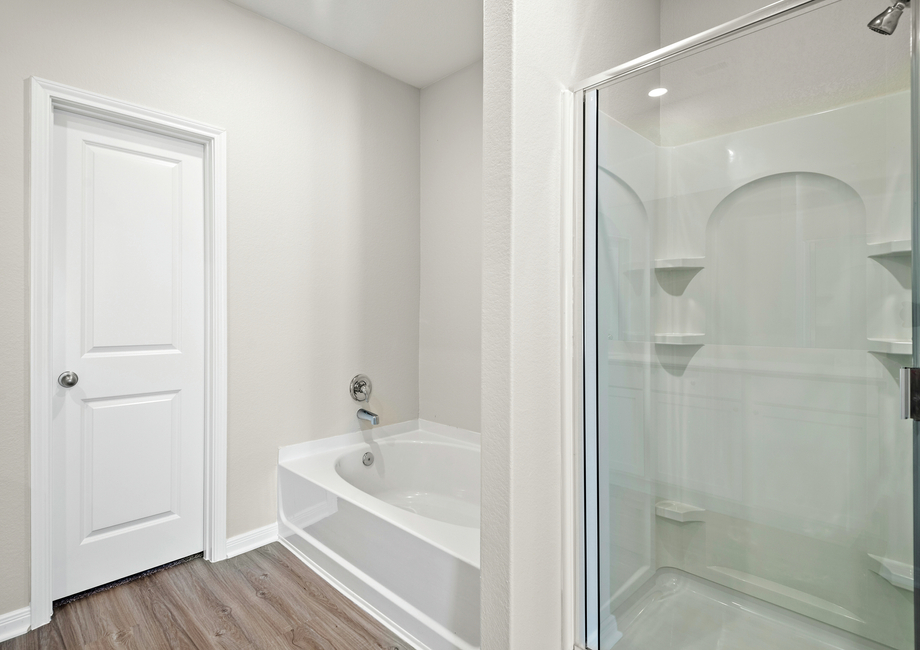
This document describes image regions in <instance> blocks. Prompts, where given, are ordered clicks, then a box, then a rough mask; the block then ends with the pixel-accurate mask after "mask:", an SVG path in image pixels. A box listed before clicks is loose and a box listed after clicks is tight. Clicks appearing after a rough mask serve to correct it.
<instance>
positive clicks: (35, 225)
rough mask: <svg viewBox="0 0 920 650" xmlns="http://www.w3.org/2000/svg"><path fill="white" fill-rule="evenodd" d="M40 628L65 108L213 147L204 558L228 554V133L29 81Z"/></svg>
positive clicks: (33, 482)
mask: <svg viewBox="0 0 920 650" xmlns="http://www.w3.org/2000/svg"><path fill="white" fill-rule="evenodd" d="M29 99H30V106H29V110H28V116H29V128H28V133H29V146H28V151H29V153H30V160H29V192H28V213H29V217H30V241H29V252H30V289H29V292H30V303H31V304H30V365H29V371H30V373H29V374H30V386H29V389H30V395H29V401H30V404H29V415H30V425H29V426H30V440H31V445H30V470H31V473H30V479H29V480H30V487H31V497H30V511H31V549H30V550H31V553H30V555H31V568H30V571H31V592H30V609H31V613H30V616H31V628H32V629H35V628H37V627H40V626H42V625H44V624H46V623H48V622H49V621H50V620H51V603H52V600H51V570H52V569H51V548H52V547H51V513H52V493H51V443H52V438H51V431H52V429H51V426H52V408H51V400H52V395H53V393H54V381H55V379H54V376H55V375H54V368H53V366H52V343H53V325H54V323H53V318H54V313H53V309H52V306H53V287H52V278H53V275H54V273H53V271H54V269H53V264H54V258H53V255H52V229H51V193H52V178H51V162H52V145H53V137H52V136H53V126H54V112H55V111H56V110H63V111H67V112H70V113H76V114H79V115H85V116H88V117H93V118H97V119H101V120H105V121H107V122H111V123H115V124H119V125H122V126H129V127H133V128H137V129H141V130H144V131H150V132H153V133H157V134H160V135H166V136H169V137H173V138H177V139H179V140H184V141H187V142H193V143H196V144H201V145H202V146H203V149H204V197H205V201H204V203H205V205H204V222H205V229H204V230H205V232H204V235H205V236H204V242H205V249H204V265H205V292H204V296H205V297H204V299H205V355H204V356H205V363H204V365H205V368H204V400H205V404H204V406H205V408H204V414H205V418H204V439H205V449H204V459H205V460H204V462H205V466H204V522H203V523H204V540H203V546H204V556H205V558H206V559H208V560H210V561H212V562H216V561H219V560H222V559H225V558H226V556H227V551H226V547H227V526H226V521H227V198H226V196H227V181H226V178H227V160H226V131H225V130H224V129H222V128H219V127H215V126H210V125H207V124H202V123H200V122H194V121H191V120H187V119H185V118H182V117H176V116H173V115H168V114H166V113H162V112H160V111H156V110H152V109H149V108H144V107H141V106H137V105H134V104H129V103H127V102H123V101H120V100H117V99H112V98H110V97H105V96H103V95H97V94H95V93H90V92H86V91H83V90H79V89H77V88H72V87H70V86H65V85H62V84H58V83H54V82H51V81H47V80H45V79H39V78H37V77H31V78H30V79H29Z"/></svg>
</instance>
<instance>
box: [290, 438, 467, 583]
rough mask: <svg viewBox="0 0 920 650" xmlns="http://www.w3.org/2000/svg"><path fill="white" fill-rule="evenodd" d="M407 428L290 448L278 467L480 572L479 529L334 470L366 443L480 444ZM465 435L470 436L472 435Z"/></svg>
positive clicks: (464, 445)
mask: <svg viewBox="0 0 920 650" xmlns="http://www.w3.org/2000/svg"><path fill="white" fill-rule="evenodd" d="M413 422H416V421H413ZM422 422H424V424H425V425H426V429H427V425H428V424H430V423H428V422H425V421H422ZM411 424H412V422H410V423H400V424H399V425H391V427H387V429H388V430H387V431H385V432H383V434H382V435H378V436H375V439H373V440H370V441H368V440H367V439H366V438H365V436H364V434H363V432H354V433H349V434H345V435H341V436H336V437H335V438H332V439H328V440H318V441H314V442H309V443H301V444H299V445H294V446H295V447H297V448H298V449H297V450H296V453H295V452H293V451H289V452H288V453H287V454H285V458H286V459H285V460H282V461H279V465H280V466H281V467H284V468H285V469H286V470H288V471H290V472H292V473H293V474H296V475H297V476H300V477H301V478H303V479H304V480H306V481H309V482H311V483H313V484H314V485H317V486H319V487H320V488H322V489H323V490H326V491H327V492H329V493H331V494H333V495H334V496H335V497H336V498H339V499H342V500H344V501H346V502H348V503H350V504H352V505H354V506H356V507H358V508H361V509H362V510H364V511H366V512H369V513H371V514H372V515H374V516H376V517H380V518H381V519H383V520H384V521H387V522H388V523H390V524H391V525H393V526H396V527H397V528H399V529H400V530H403V531H404V532H406V533H409V534H410V535H413V536H415V537H418V538H420V539H422V540H424V541H425V542H426V543H428V544H431V545H432V546H434V547H435V548H437V549H438V550H439V551H442V552H443V553H447V554H448V555H450V556H451V557H453V558H456V559H458V560H460V561H462V562H465V563H467V564H469V565H471V566H473V567H475V568H476V569H479V568H480V555H479V535H480V528H479V527H476V528H473V527H469V526H460V525H458V524H451V523H448V522H445V521H438V520H436V519H431V518H429V517H425V516H422V515H419V514H416V513H414V512H409V511H408V510H403V509H402V508H400V507H398V506H394V505H391V504H389V503H386V502H385V501H382V500H381V499H378V498H377V497H375V496H373V495H371V494H369V493H367V492H365V491H364V490H362V489H360V488H358V487H357V486H355V485H353V484H351V483H349V482H348V481H347V480H346V479H345V478H343V477H342V476H340V475H339V473H338V472H337V471H336V469H335V463H336V461H337V460H338V459H339V458H341V457H342V456H344V455H346V454H348V453H352V452H354V451H359V450H361V449H366V448H367V446H368V445H373V444H377V443H384V444H386V443H391V442H399V441H406V442H409V441H410V439H414V440H411V441H412V442H424V443H429V444H439V445H445V446H452V447H458V448H464V449H470V448H473V447H477V446H478V445H476V443H475V442H473V441H474V440H475V441H476V442H478V440H479V434H477V433H475V432H469V431H464V430H463V429H456V428H454V427H446V426H444V425H437V427H438V428H442V431H444V433H440V432H432V431H428V430H426V429H422V428H419V427H415V428H411V426H409V425H411ZM434 424H436V423H434ZM403 425H406V426H403ZM381 429H383V427H381ZM418 434H422V436H421V437H422V438H425V437H428V438H429V439H428V440H424V439H422V440H419V435H418ZM464 434H472V436H469V435H464ZM336 441H337V444H336ZM315 443H320V444H315ZM284 449H285V448H282V451H281V452H279V458H280V457H281V456H282V454H283V453H284ZM281 510H283V508H281ZM288 525H290V526H292V527H293V528H294V529H296V530H298V531H300V530H302V529H301V528H300V527H299V526H296V525H295V524H292V523H291V522H290V521H288Z"/></svg>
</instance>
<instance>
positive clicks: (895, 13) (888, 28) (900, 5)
mask: <svg viewBox="0 0 920 650" xmlns="http://www.w3.org/2000/svg"><path fill="white" fill-rule="evenodd" d="M909 6H910V0H897V2H895V3H894V4H893V5H891V6H890V7H888V8H887V9H886V10H885V11H883V12H882V13H880V14H879V15H878V16H876V17H875V18H873V19H872V20H871V21H870V22H869V29H871V30H872V31H873V32H878V33H879V34H884V35H885V36H891V35H892V34H893V33H894V30H895V28H897V26H898V20H900V18H901V14H902V13H904V10H905V9H907V8H908V7H909Z"/></svg>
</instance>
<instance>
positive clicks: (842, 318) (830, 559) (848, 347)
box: [584, 0, 920, 650]
mask: <svg viewBox="0 0 920 650" xmlns="http://www.w3.org/2000/svg"><path fill="white" fill-rule="evenodd" d="M881 8H882V7H878V8H876V7H875V5H873V4H871V3H867V2H866V1H865V0H838V1H836V2H831V1H828V2H821V1H818V2H814V3H811V4H810V5H809V6H808V7H806V8H804V9H800V10H798V11H797V12H795V13H790V14H789V15H787V16H784V17H783V18H782V19H779V20H773V21H770V22H768V23H764V24H758V25H756V26H753V27H751V28H749V29H745V30H743V31H740V32H738V33H735V34H733V35H732V36H730V37H728V38H723V39H721V40H719V41H718V42H714V43H711V44H709V45H703V46H699V47H695V48H694V49H692V50H690V51H688V52H684V53H676V54H675V55H673V56H670V57H669V58H667V59H666V60H664V61H661V62H659V63H656V64H653V65H645V66H643V67H637V68H636V69H635V70H629V71H626V72H623V73H622V74H621V75H619V76H618V77H617V78H616V79H614V80H612V81H610V82H609V83H607V84H605V85H603V86H600V87H598V88H595V89H592V90H590V91H588V92H586V93H585V128H584V132H585V179H586V181H585V183H586V194H585V248H584V251H585V391H586V403H585V431H586V465H587V466H586V484H587V485H586V489H587V491H588V493H589V498H588V513H587V515H586V519H587V522H588V526H587V528H588V530H587V531H586V537H587V548H586V555H587V557H588V563H589V564H592V562H593V567H592V569H593V570H592V569H589V575H588V576H587V590H588V595H587V600H588V614H587V636H588V646H589V647H591V648H595V649H597V650H609V649H610V648H613V647H617V648H620V649H622V650H633V649H635V650H664V649H668V650H671V649H673V650H690V649H692V650H704V649H705V650H709V649H712V650H717V649H719V650H721V649H738V650H742V649H745V650H746V649H752V650H753V649H761V648H763V649H766V648H777V649H792V650H812V649H814V650H818V649H819V648H820V649H823V650H827V649H830V648H841V649H843V648H846V649H848V650H869V649H875V650H878V649H879V648H895V649H898V650H913V649H914V648H915V641H914V580H913V566H914V523H913V522H914V501H913V492H914V488H913V485H914V478H913V468H914V465H913V454H914V451H913V440H914V433H913V431H912V425H911V423H910V422H909V421H905V420H901V419H900V392H899V371H900V368H901V367H903V366H910V365H912V364H913V363H914V362H913V361H912V357H911V355H912V353H913V345H912V278H913V277H915V275H916V274H915V273H914V271H913V268H914V266H915V265H916V262H915V256H913V255H912V245H911V236H912V234H911V224H912V219H913V217H912V209H913V206H912V198H911V197H912V175H911V173H912V172H911V160H912V151H911V143H912V131H911V92H910V85H911V51H910V43H911V25H910V24H909V22H910V21H909V19H908V16H909V13H905V16H904V20H902V24H901V27H900V29H898V30H897V31H896V32H895V33H894V35H893V36H890V37H887V38H886V37H884V36H881V35H878V34H876V33H873V32H872V31H870V30H869V29H867V28H866V23H867V22H868V20H869V19H870V18H871V17H872V14H873V13H875V10H876V9H878V10H881ZM913 11H914V12H920V7H915V8H914V9H913ZM911 18H912V17H911ZM624 70H625V67H624ZM595 509H596V512H594V510H595Z"/></svg>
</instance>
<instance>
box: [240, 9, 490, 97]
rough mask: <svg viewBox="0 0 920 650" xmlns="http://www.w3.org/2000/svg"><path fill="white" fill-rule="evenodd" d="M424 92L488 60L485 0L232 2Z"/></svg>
mask: <svg viewBox="0 0 920 650" xmlns="http://www.w3.org/2000/svg"><path fill="white" fill-rule="evenodd" d="M230 1H231V2H233V3H234V4H238V5H240V6H241V7H245V8H247V9H249V10H251V11H254V12H256V13H257V14H261V15H262V16H265V17H266V18H270V19H271V20H274V21H275V22H278V23H281V24H282V25H286V26H287V27H290V28H291V29H294V30H296V31H298V32H300V33H301V34H305V35H306V36H309V37H310V38H312V39H313V40H315V41H319V42H320V43H323V44H324V45H328V46H329V47H331V48H332V49H334V50H338V51H339V52H342V53H343V54H347V55H348V56H350V57H352V58H354V59H358V60H359V61H363V62H364V63H366V64H368V65H369V66H371V67H374V68H377V69H378V70H380V71H381V72H384V73H386V74H388V75H390V76H391V77H395V78H396V79H399V80H400V81H405V82H406V83H408V84H410V85H413V86H415V87H417V88H424V87H426V86H429V85H431V84H433V83H434V82H435V81H438V80H439V79H442V78H444V77H446V76H447V75H449V74H451V73H453V72H456V71H457V70H460V69H462V68H465V67H466V66H468V65H470V64H471V63H475V62H476V61H478V60H479V59H481V58H482V0H373V1H370V2H369V1H368V0H230Z"/></svg>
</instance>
